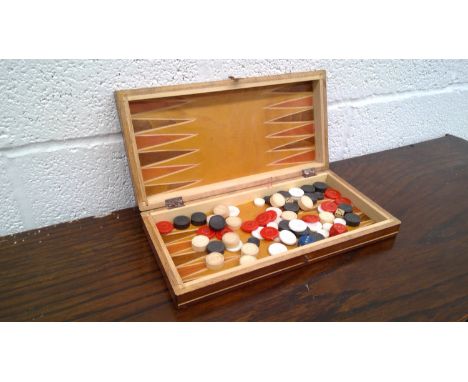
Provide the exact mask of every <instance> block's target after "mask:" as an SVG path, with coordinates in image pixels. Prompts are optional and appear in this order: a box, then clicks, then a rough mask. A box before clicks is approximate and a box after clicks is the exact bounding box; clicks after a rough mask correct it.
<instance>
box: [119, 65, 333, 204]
mask: <svg viewBox="0 0 468 382" xmlns="http://www.w3.org/2000/svg"><path fill="white" fill-rule="evenodd" d="M116 101H117V107H118V110H119V115H120V121H121V125H122V130H123V134H124V140H125V146H126V150H127V156H128V160H129V165H130V171H131V175H132V180H133V185H134V188H135V196H136V199H137V201H138V206H139V208H140V210H142V211H143V210H150V209H155V208H161V207H164V206H165V205H166V201H168V200H170V199H172V198H176V197H182V198H183V200H184V201H189V200H196V199H201V198H206V197H211V196H214V195H218V194H222V193H226V192H232V191H234V190H238V189H245V188H248V187H253V186H258V185H261V184H269V183H272V182H275V181H278V180H283V179H288V178H293V177H298V176H300V175H301V174H302V172H303V170H306V172H307V170H308V169H311V168H312V169H315V170H323V169H326V168H328V145H327V100H326V86H325V71H315V72H305V73H292V74H285V75H278V76H268V77H257V78H245V79H234V78H233V79H229V80H226V81H216V82H206V83H197V84H189V85H176V86H165V87H157V88H146V89H133V90H121V91H117V92H116Z"/></svg>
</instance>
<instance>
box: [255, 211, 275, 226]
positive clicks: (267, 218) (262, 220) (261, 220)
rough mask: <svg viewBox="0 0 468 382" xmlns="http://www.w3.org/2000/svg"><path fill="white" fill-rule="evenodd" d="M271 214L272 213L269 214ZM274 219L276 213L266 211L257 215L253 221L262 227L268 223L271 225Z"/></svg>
mask: <svg viewBox="0 0 468 382" xmlns="http://www.w3.org/2000/svg"><path fill="white" fill-rule="evenodd" d="M271 212H273V213H271ZM275 219H276V212H275V211H266V212H262V213H261V214H260V215H258V216H257V217H256V218H255V221H256V222H257V223H258V224H259V225H262V226H265V225H267V224H268V223H271V222H272V221H274V220H275Z"/></svg>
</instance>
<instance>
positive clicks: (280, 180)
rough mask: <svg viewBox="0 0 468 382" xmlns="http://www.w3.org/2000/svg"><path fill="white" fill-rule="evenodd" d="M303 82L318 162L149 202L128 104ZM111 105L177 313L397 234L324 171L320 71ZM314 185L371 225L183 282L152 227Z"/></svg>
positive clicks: (130, 97)
mask: <svg viewBox="0 0 468 382" xmlns="http://www.w3.org/2000/svg"><path fill="white" fill-rule="evenodd" d="M307 81H312V83H313V102H314V105H313V107H314V124H315V126H316V127H318V128H316V132H315V133H316V135H315V139H316V159H315V160H314V161H313V162H310V163H307V164H305V165H296V166H291V167H289V168H285V169H281V170H274V171H270V172H267V173H261V174H256V175H252V176H246V177H242V178H237V179H232V180H228V181H224V182H219V183H216V184H211V185H208V186H200V187H194V188H190V189H186V190H179V191H175V192H172V193H171V192H169V193H165V194H164V195H153V196H151V197H147V195H146V194H145V189H144V184H143V179H142V177H141V166H140V163H139V158H138V155H137V151H136V144H135V135H134V133H133V128H132V121H131V115H130V110H129V102H131V101H134V100H144V99H151V98H163V97H174V96H179V95H191V94H199V93H207V92H219V91H229V90H236V89H243V88H251V87H261V86H271V85H278V84H288V83H295V82H307ZM116 102H117V106H118V110H119V116H120V121H121V125H122V130H123V134H124V141H125V146H126V150H127V156H128V159H129V165H130V172H131V175H132V180H133V185H134V189H135V196H136V199H137V201H138V206H139V208H140V211H142V213H141V216H142V219H143V222H144V227H145V230H146V233H147V235H148V239H149V242H150V244H151V246H152V248H153V251H154V254H155V257H156V260H157V262H158V264H159V266H160V268H161V270H162V273H163V274H164V276H165V278H166V280H167V284H168V286H169V289H170V292H171V294H172V297H173V299H174V302H175V304H176V306H177V307H180V306H185V305H189V304H191V303H193V302H196V301H199V300H202V299H205V298H208V297H210V296H213V295H217V294H220V293H224V292H226V291H228V290H231V289H233V288H236V287H239V286H242V285H245V284H247V283H249V282H253V281H255V280H258V279H262V278H265V277H270V276H273V275H275V274H278V273H280V272H284V271H286V270H289V269H295V268H298V267H300V266H304V265H306V264H309V263H311V262H316V261H320V260H322V259H325V258H327V257H330V256H334V255H336V254H339V253H342V252H345V251H348V250H350V249H353V248H357V247H359V246H363V245H366V244H368V243H372V242H375V241H377V240H382V239H385V238H390V237H393V236H395V235H396V234H397V233H398V229H399V226H400V221H399V220H398V219H397V218H395V217H394V216H392V215H391V214H390V213H388V212H387V211H385V210H384V209H383V208H381V207H380V206H378V205H377V204H376V203H375V202H373V201H372V200H370V199H369V198H367V197H366V196H365V195H363V194H362V193H360V192H359V191H358V190H356V189H355V188H354V187H352V186H351V185H350V184H348V183H347V182H346V181H344V180H343V179H341V178H340V177H339V176H338V175H336V174H334V173H333V172H332V171H330V170H329V169H328V164H329V162H328V136H327V134H328V132H327V123H328V121H327V102H326V78H325V71H315V72H306V73H294V74H287V75H280V76H269V77H258V78H248V79H233V80H227V81H216V82H207V83H199V84H189V85H178V86H167V87H158V88H148V89H133V90H123V91H118V92H116ZM306 168H307V169H308V168H313V169H315V170H316V173H317V175H315V176H312V177H309V178H304V177H303V174H302V170H304V169H306ZM315 181H326V182H327V183H328V184H329V185H330V186H331V187H334V188H336V189H338V190H339V191H340V192H341V193H342V195H343V196H345V197H348V198H350V199H351V200H352V201H353V204H354V205H355V206H356V207H358V208H359V209H360V210H361V211H363V213H365V214H366V215H367V216H369V218H370V219H372V221H373V224H371V225H368V226H363V227H358V228H356V229H353V230H351V231H349V232H347V233H345V234H342V235H338V236H335V237H331V238H328V239H325V240H322V241H319V242H316V243H313V244H309V245H306V246H303V247H297V248H295V249H292V250H289V251H288V252H287V253H285V254H282V255H279V256H275V257H266V258H261V259H259V260H258V261H257V262H256V263H255V264H253V265H248V266H236V267H233V268H229V269H226V270H222V271H219V272H216V273H213V274H210V275H207V276H202V277H200V278H198V279H196V280H192V281H187V282H183V280H182V278H181V277H180V275H179V273H178V271H177V269H176V266H175V264H174V262H173V260H172V258H171V256H170V254H169V252H168V250H167V248H166V246H165V243H164V240H163V238H162V237H161V235H160V234H159V232H158V231H157V229H156V228H155V222H156V221H159V220H171V219H172V218H174V217H175V216H177V215H180V214H185V215H189V214H191V213H192V212H195V211H200V210H201V211H209V210H210V209H212V208H213V206H214V205H216V204H219V203H229V204H236V203H240V202H245V201H247V200H252V199H253V198H255V197H259V196H264V195H267V194H271V193H272V192H274V191H276V190H280V189H285V188H288V187H291V186H300V185H303V184H311V183H313V182H315ZM174 196H182V197H183V199H184V202H185V203H186V205H185V206H183V207H179V208H175V209H167V208H165V204H164V201H165V199H167V198H170V197H174Z"/></svg>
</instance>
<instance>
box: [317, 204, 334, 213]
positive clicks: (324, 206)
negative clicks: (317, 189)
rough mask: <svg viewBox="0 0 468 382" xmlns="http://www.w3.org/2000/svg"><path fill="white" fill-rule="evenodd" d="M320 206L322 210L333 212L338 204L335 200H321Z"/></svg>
mask: <svg viewBox="0 0 468 382" xmlns="http://www.w3.org/2000/svg"><path fill="white" fill-rule="evenodd" d="M320 207H321V208H322V210H324V211H327V212H331V213H332V214H334V213H335V211H336V209H337V208H338V205H337V204H336V203H335V202H323V203H322V204H320Z"/></svg>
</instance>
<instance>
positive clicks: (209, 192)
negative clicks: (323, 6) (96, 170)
mask: <svg viewBox="0 0 468 382" xmlns="http://www.w3.org/2000/svg"><path fill="white" fill-rule="evenodd" d="M309 81H310V82H312V86H313V102H314V105H313V107H314V124H315V128H316V129H315V146H316V147H315V155H316V159H315V160H314V161H312V162H309V163H307V164H300V165H292V166H290V167H288V168H283V169H279V170H272V171H268V172H264V173H259V174H255V175H250V176H245V177H241V178H237V179H232V180H227V181H222V182H218V183H215V184H209V185H204V186H198V187H191V188H188V189H183V190H176V191H173V192H165V193H163V194H157V195H150V196H147V195H146V192H145V187H144V182H143V179H142V176H141V164H140V160H139V157H138V152H137V149H136V141H135V135H134V132H133V127H132V119H131V113H130V107H129V102H132V101H136V100H147V99H155V98H166V97H176V96H184V95H194V94H201V93H210V92H220V91H221V92H224V91H231V90H239V89H248V88H258V87H265V86H272V85H283V84H292V83H298V82H309ZM115 96H116V102H117V108H118V110H119V116H120V123H121V125H122V131H123V134H124V141H125V146H126V150H127V157H128V161H129V165H130V172H131V174H132V181H133V186H134V191H135V197H136V200H137V203H138V206H139V208H140V210H141V211H149V210H153V209H155V208H163V207H164V206H165V203H164V202H165V200H166V199H170V198H173V197H182V198H183V199H184V201H192V200H197V199H203V198H205V197H208V196H214V195H222V194H226V193H228V192H233V191H236V190H239V189H245V188H249V187H255V186H258V185H262V184H268V183H271V182H274V181H278V180H282V179H288V178H293V177H296V176H299V175H300V174H301V172H302V170H303V169H306V168H314V169H316V171H321V170H323V169H327V168H328V136H327V124H328V121H327V102H326V75H325V71H324V70H319V71H314V72H304V73H292V74H284V75H277V76H265V77H254V78H242V79H233V80H225V81H214V82H204V83H197V84H187V85H174V86H163V87H157V88H147V89H131V90H120V91H117V92H116V93H115Z"/></svg>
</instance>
